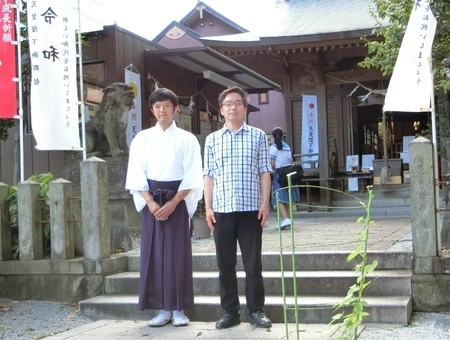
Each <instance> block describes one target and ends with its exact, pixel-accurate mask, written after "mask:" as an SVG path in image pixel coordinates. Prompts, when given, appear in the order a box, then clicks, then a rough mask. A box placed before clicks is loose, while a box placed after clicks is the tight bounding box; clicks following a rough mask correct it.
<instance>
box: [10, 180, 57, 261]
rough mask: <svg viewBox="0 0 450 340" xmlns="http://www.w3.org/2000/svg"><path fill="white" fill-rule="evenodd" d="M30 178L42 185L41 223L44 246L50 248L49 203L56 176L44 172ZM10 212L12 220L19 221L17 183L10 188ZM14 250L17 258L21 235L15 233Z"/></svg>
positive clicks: (13, 238) (14, 255)
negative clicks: (52, 183) (51, 187)
mask: <svg viewBox="0 0 450 340" xmlns="http://www.w3.org/2000/svg"><path fill="white" fill-rule="evenodd" d="M28 180H30V181H33V182H36V183H38V184H39V185H40V189H39V197H40V199H41V200H40V203H41V204H40V208H41V223H42V233H43V247H44V251H45V250H48V249H49V248H50V203H49V200H48V198H49V191H50V183H51V182H53V181H54V180H55V177H54V176H53V175H52V174H51V173H49V172H48V173H42V174H38V175H31V176H30V178H28ZM8 201H9V213H10V216H11V221H12V222H13V223H17V222H18V214H19V202H18V200H17V185H14V186H11V187H10V190H9V196H8ZM12 252H13V257H14V258H17V257H18V256H19V237H18V235H13V237H12Z"/></svg>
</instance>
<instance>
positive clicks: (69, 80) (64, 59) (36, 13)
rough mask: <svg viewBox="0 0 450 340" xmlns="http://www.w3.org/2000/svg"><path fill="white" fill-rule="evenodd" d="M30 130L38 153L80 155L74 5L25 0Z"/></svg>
mask: <svg viewBox="0 0 450 340" xmlns="http://www.w3.org/2000/svg"><path fill="white" fill-rule="evenodd" d="M27 17H28V36H29V45H30V60H31V80H30V82H31V98H30V110H31V126H32V129H33V134H34V137H35V139H36V149H38V150H80V149H81V147H80V134H79V113H78V88H77V64H76V57H77V56H76V39H75V30H76V28H77V26H78V24H77V22H78V19H77V18H76V15H75V13H74V12H73V11H72V0H64V1H60V0H33V1H27Z"/></svg>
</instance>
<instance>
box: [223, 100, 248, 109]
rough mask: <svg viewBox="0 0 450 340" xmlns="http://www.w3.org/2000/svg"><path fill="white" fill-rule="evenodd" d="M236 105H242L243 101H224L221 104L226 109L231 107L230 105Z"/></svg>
mask: <svg viewBox="0 0 450 340" xmlns="http://www.w3.org/2000/svg"><path fill="white" fill-rule="evenodd" d="M233 105H234V106H236V107H241V106H242V105H244V103H243V102H240V101H237V102H234V103H232V102H225V103H223V104H222V106H225V107H226V108H227V109H229V108H231V107H232V106H233Z"/></svg>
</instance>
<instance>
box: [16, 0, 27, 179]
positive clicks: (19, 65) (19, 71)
mask: <svg viewBox="0 0 450 340" xmlns="http://www.w3.org/2000/svg"><path fill="white" fill-rule="evenodd" d="M21 8H22V0H17V4H16V22H15V24H16V44H17V84H18V89H17V90H18V91H17V92H18V97H19V115H17V116H15V117H14V118H15V119H19V159H20V182H23V181H24V180H25V178H24V172H25V171H24V156H23V154H24V151H23V99H22V98H23V88H22V86H23V84H22V51H21V45H20V26H21V25H20V9H21Z"/></svg>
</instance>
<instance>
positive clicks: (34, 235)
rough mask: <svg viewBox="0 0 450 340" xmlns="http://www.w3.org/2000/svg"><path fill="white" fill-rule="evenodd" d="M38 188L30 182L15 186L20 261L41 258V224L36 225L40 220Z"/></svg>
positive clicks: (34, 183)
mask: <svg viewBox="0 0 450 340" xmlns="http://www.w3.org/2000/svg"><path fill="white" fill-rule="evenodd" d="M40 188H41V186H40V185H39V184H38V183H36V182H33V181H30V180H26V181H25V182H22V183H19V184H18V185H17V202H18V204H17V206H18V215H19V250H20V259H21V260H39V259H42V257H43V244H42V224H41V223H38V221H40V220H41V209H40V205H41V203H40V202H39V201H38V199H40V197H39V190H40ZM38 202H39V203H38Z"/></svg>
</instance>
